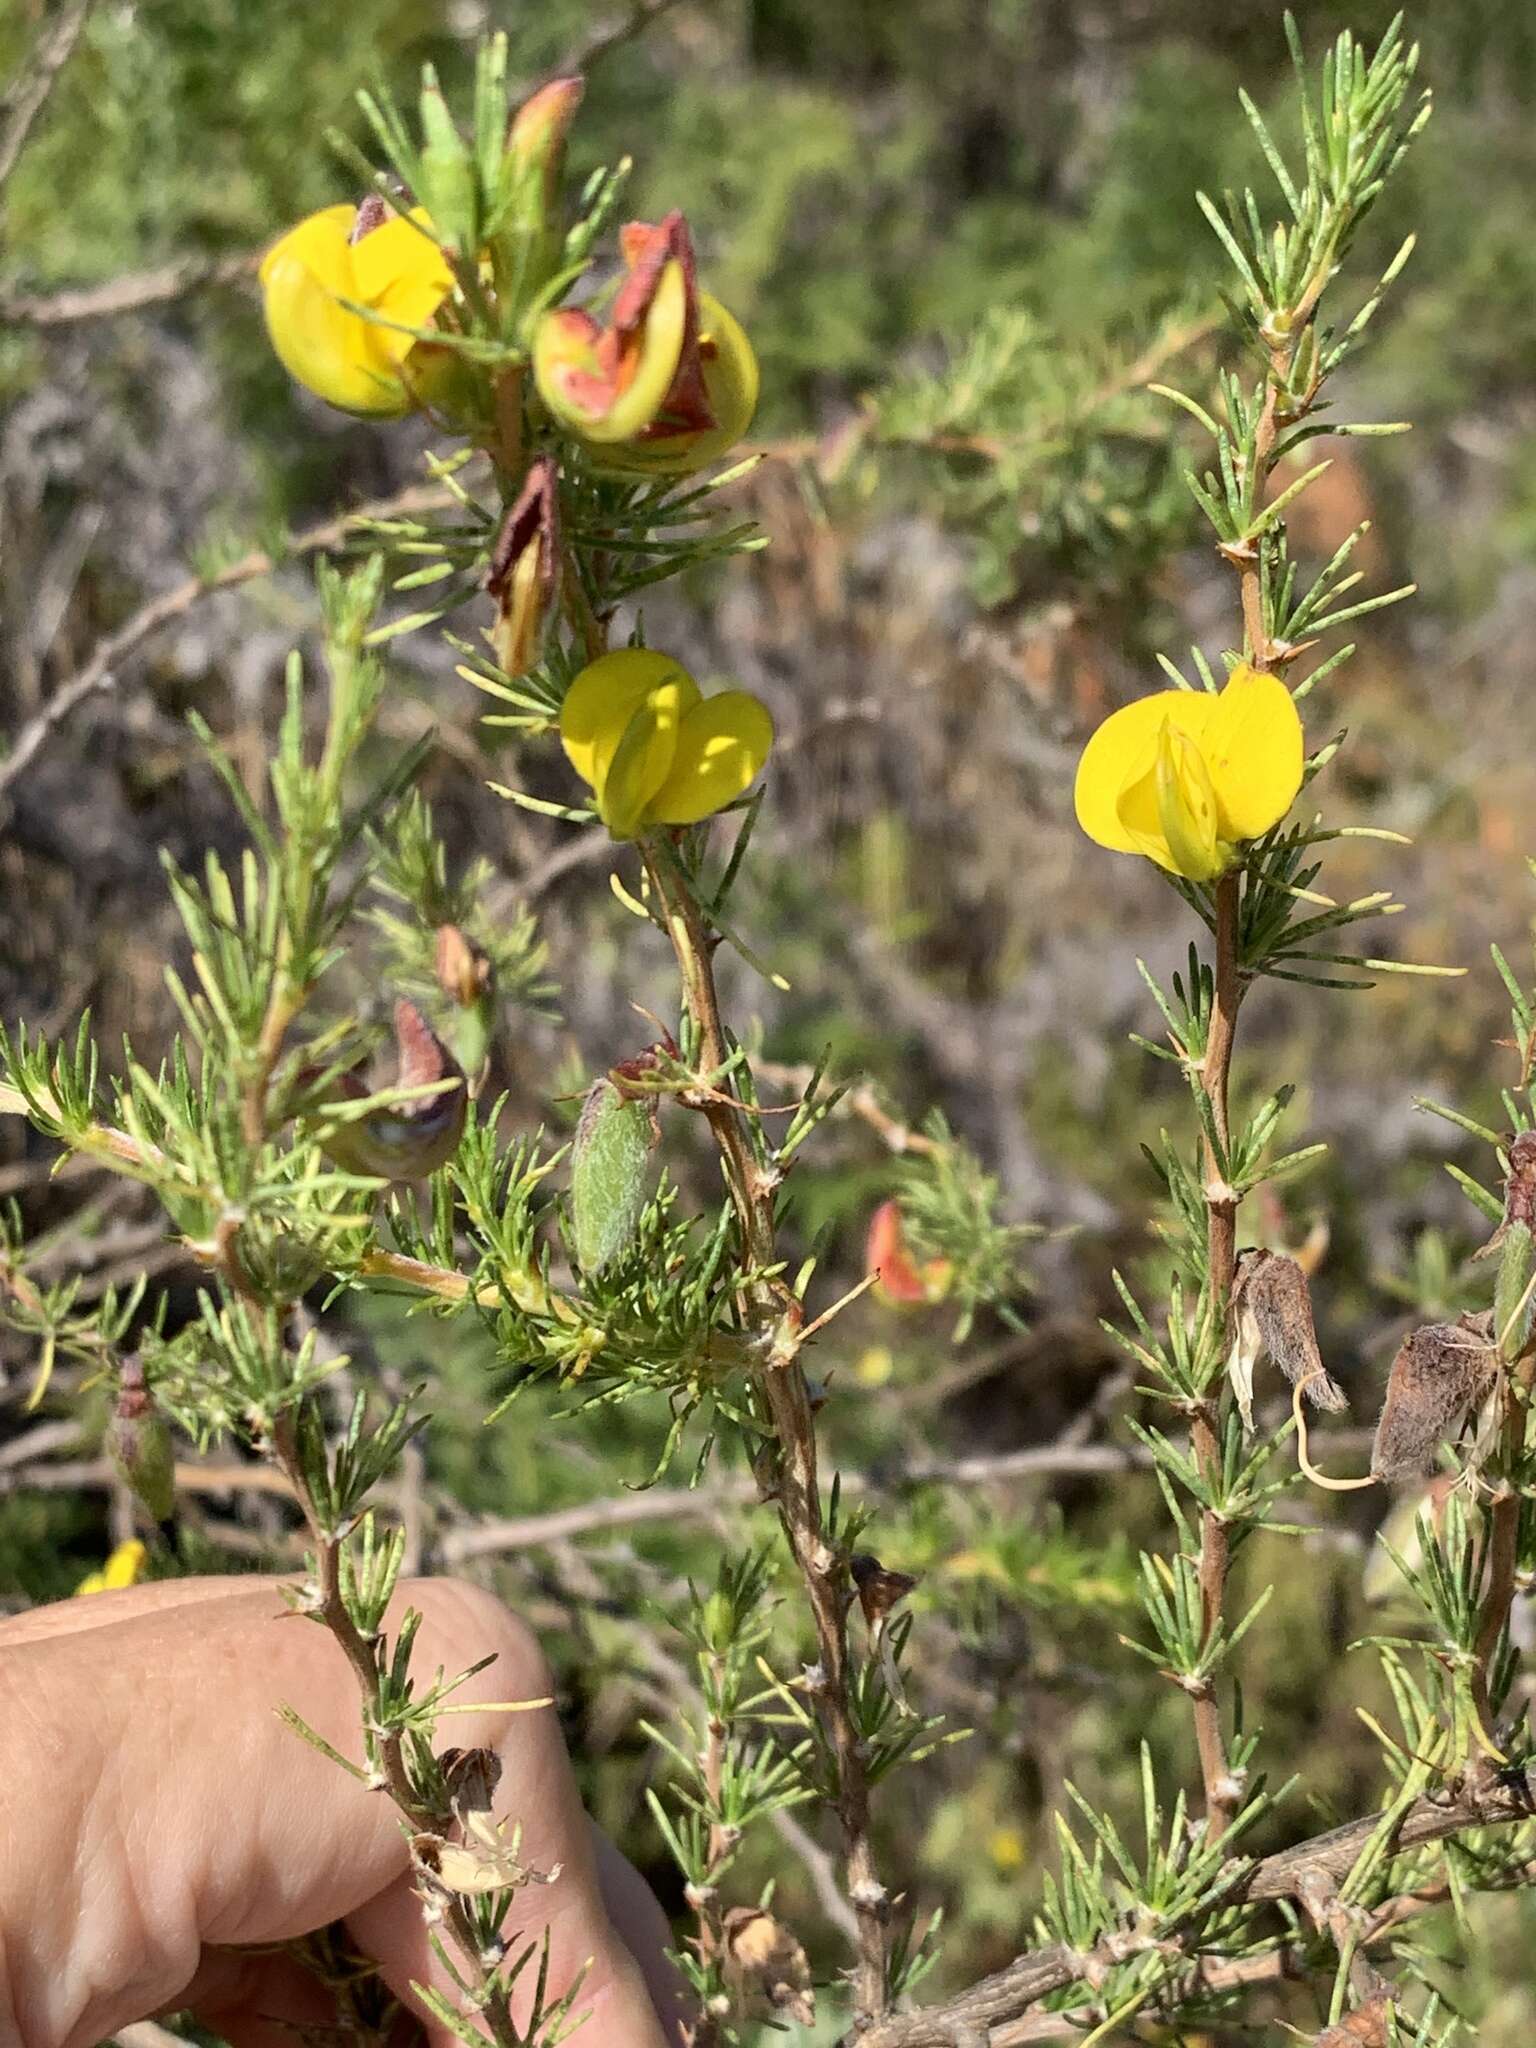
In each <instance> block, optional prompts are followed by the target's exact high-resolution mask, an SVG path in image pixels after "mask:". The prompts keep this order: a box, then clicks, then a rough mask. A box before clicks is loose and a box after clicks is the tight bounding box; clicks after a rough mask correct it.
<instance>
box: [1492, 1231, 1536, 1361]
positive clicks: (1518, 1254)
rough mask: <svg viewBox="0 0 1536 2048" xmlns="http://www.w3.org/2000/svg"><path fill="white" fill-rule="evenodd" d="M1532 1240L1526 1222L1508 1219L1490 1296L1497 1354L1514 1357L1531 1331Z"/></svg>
mask: <svg viewBox="0 0 1536 2048" xmlns="http://www.w3.org/2000/svg"><path fill="white" fill-rule="evenodd" d="M1533 1280H1536V1244H1533V1242H1532V1239H1531V1231H1530V1225H1529V1224H1526V1223H1511V1224H1510V1226H1509V1229H1508V1231H1507V1233H1506V1235H1505V1238H1504V1249H1503V1252H1502V1253H1501V1255H1500V1258H1499V1284H1498V1286H1497V1287H1496V1288H1495V1289H1494V1296H1493V1332H1494V1336H1495V1338H1496V1339H1497V1340H1498V1346H1499V1356H1500V1357H1501V1358H1503V1359H1505V1360H1512V1359H1515V1358H1518V1357H1519V1356H1520V1353H1521V1352H1522V1351H1523V1350H1524V1349H1525V1345H1526V1339H1527V1338H1528V1337H1529V1336H1530V1334H1531V1320H1532V1312H1533V1309H1536V1285H1533V1284H1532V1283H1533Z"/></svg>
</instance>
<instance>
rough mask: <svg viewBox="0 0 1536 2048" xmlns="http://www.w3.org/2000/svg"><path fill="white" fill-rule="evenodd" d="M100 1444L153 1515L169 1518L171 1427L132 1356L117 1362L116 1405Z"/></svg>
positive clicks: (173, 1467) (172, 1470)
mask: <svg viewBox="0 0 1536 2048" xmlns="http://www.w3.org/2000/svg"><path fill="white" fill-rule="evenodd" d="M102 1448H103V1449H104V1450H105V1452H106V1454H107V1459H108V1462H109V1463H110V1464H111V1466H112V1469H113V1470H114V1471H115V1472H116V1474H117V1476H118V1478H119V1479H121V1480H122V1482H123V1484H124V1485H125V1486H126V1487H127V1488H128V1490H129V1491H130V1492H131V1493H132V1494H133V1496H134V1498H135V1499H136V1500H137V1501H138V1502H139V1504H140V1506H141V1507H142V1508H143V1509H144V1511H145V1513H146V1514H147V1515H149V1516H150V1517H151V1518H152V1519H153V1520H154V1521H157V1522H165V1521H169V1520H170V1517H171V1514H172V1511H173V1510H174V1508H175V1505H176V1458H175V1453H174V1451H173V1450H172V1448H171V1432H170V1430H169V1429H167V1427H166V1424H165V1418H164V1416H162V1415H161V1413H160V1411H159V1410H158V1409H157V1408H156V1406H155V1402H154V1396H153V1395H152V1394H151V1393H150V1391H149V1387H148V1385H147V1384H146V1382H145V1379H144V1368H143V1366H141V1365H140V1364H139V1362H138V1360H137V1359H132V1358H130V1359H128V1360H127V1361H125V1363H124V1365H123V1371H122V1380H121V1384H120V1388H119V1392H118V1397H117V1406H116V1407H115V1408H114V1409H113V1411H112V1419H111V1421H110V1422H109V1423H108V1424H107V1433H106V1438H105V1441H104V1443H103V1446H102Z"/></svg>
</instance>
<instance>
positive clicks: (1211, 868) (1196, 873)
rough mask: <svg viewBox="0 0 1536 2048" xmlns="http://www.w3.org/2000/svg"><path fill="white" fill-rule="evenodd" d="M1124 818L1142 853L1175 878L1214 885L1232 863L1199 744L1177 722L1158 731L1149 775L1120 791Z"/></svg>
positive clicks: (1121, 819)
mask: <svg viewBox="0 0 1536 2048" xmlns="http://www.w3.org/2000/svg"><path fill="white" fill-rule="evenodd" d="M1118 816H1119V822H1120V824H1121V826H1122V828H1123V829H1124V831H1125V833H1126V835H1127V836H1128V837H1129V838H1130V839H1131V840H1132V841H1133V842H1134V845H1135V850H1136V852H1138V853H1141V854H1145V856H1146V857H1147V859H1148V860H1152V861H1156V863H1157V865H1158V866H1159V867H1161V868H1167V869H1168V871H1169V872H1170V873H1171V874H1175V875H1183V876H1184V877H1185V878H1186V880H1188V881H1191V882H1209V881H1211V880H1213V879H1214V877H1215V876H1217V875H1219V874H1220V873H1221V872H1222V870H1223V869H1224V868H1225V867H1226V866H1227V864H1228V862H1227V855H1226V853H1225V852H1224V851H1223V850H1222V848H1221V846H1220V845H1219V843H1218V830H1217V822H1218V821H1217V810H1216V792H1215V790H1214V789H1213V788H1212V786H1211V778H1210V773H1209V771H1208V770H1207V768H1206V765H1205V762H1204V760H1203V759H1202V758H1201V754H1200V749H1199V746H1198V744H1197V742H1196V741H1195V740H1193V739H1191V738H1190V737H1189V735H1188V734H1187V733H1182V732H1180V731H1179V730H1178V729H1177V727H1176V726H1175V725H1174V723H1173V720H1172V718H1171V717H1165V718H1164V720H1163V723H1162V725H1161V726H1160V727H1159V728H1158V734H1157V743H1156V750H1155V752H1154V754H1153V757H1152V760H1151V763H1150V764H1149V766H1148V767H1147V769H1146V771H1145V772H1144V773H1143V774H1141V775H1139V776H1137V777H1136V779H1135V780H1134V781H1133V782H1129V783H1127V785H1126V786H1125V788H1124V789H1123V790H1122V791H1121V792H1120V801H1119V805H1118Z"/></svg>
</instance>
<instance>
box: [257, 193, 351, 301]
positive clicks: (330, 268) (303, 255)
mask: <svg viewBox="0 0 1536 2048" xmlns="http://www.w3.org/2000/svg"><path fill="white" fill-rule="evenodd" d="M356 219H357V208H356V207H355V206H322V207H321V209H320V211H319V212H318V213H311V214H307V215H306V216H305V218H304V219H303V220H301V221H300V222H299V223H298V224H297V226H295V227H291V228H290V229H289V230H288V232H287V234H286V235H283V236H281V237H279V239H278V240H277V241H275V242H274V243H273V244H272V246H271V248H270V249H269V250H268V251H267V253H266V255H265V256H263V257H262V259H261V269H260V270H259V271H258V273H257V275H258V276H259V278H260V279H261V282H262V283H263V284H264V285H265V284H266V283H268V281H269V280H270V278H271V275H272V273H273V271H274V270H275V268H276V267H277V266H278V265H279V264H281V263H288V262H297V263H302V264H303V266H304V268H305V269H306V270H309V271H313V273H314V275H315V276H316V277H317V278H318V279H319V280H320V282H321V283H322V284H328V285H330V286H331V288H332V289H333V290H334V291H340V292H346V293H347V294H348V296H349V297H350V296H352V295H353V289H352V288H353V286H354V284H355V283H356V279H355V277H354V276H353V271H352V243H351V241H350V239H349V238H350V236H351V233H352V223H353V222H354V221H355V220H356Z"/></svg>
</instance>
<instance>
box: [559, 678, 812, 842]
mask: <svg viewBox="0 0 1536 2048" xmlns="http://www.w3.org/2000/svg"><path fill="white" fill-rule="evenodd" d="M560 737H561V740H562V741H563V742H564V745H565V751H566V753H567V755H568V756H569V758H570V762H571V766H572V767H573V768H574V769H575V770H576V773H577V774H578V775H579V776H580V777H581V779H582V781H583V782H585V783H586V784H587V785H588V787H589V788H590V789H591V791H592V793H593V795H594V796H595V797H596V799H597V813H598V816H599V817H600V818H601V819H602V821H603V823H604V824H605V825H606V826H607V827H608V830H609V831H610V832H611V833H612V834H613V836H614V838H615V839H633V838H635V836H636V835H637V834H638V833H640V832H643V831H645V830H646V828H647V827H648V826H651V825H694V824H697V823H698V821H699V820H700V819H701V818H707V817H709V816H710V814H711V813H712V812H714V811H718V810H720V809H721V808H722V806H723V805H725V804H728V803H730V802H731V800H732V799H733V798H734V797H738V796H740V795H741V793H742V791H743V790H744V789H745V788H746V787H747V786H748V784H749V783H750V782H751V781H752V780H753V778H754V776H756V774H757V772H758V770H759V769H760V768H761V767H762V765H763V763H764V761H766V760H767V758H768V749H769V748H770V747H771V746H772V745H773V721H772V719H771V718H770V717H769V716H768V712H767V710H766V709H765V707H764V706H763V705H762V704H760V703H759V702H758V700H757V698H756V697H753V696H750V695H749V694H748V693H747V692H746V691H745V690H722V691H721V692H720V694H719V695H718V696H715V697H705V696H704V695H703V694H702V693H701V691H700V689H699V686H698V684H697V683H696V682H695V681H694V680H693V677H692V676H691V675H689V674H688V672H687V670H686V669H683V668H680V667H679V666H678V664H677V663H676V662H675V661H674V660H673V659H672V657H671V656H670V655H667V654H658V653H656V652H655V651H654V650H653V649H651V648H648V647H626V648H623V649H621V650H619V651H618V652H616V653H613V654H604V655H601V656H600V657H599V658H598V659H597V660H596V661H594V662H590V663H589V664H588V665H587V667H586V668H584V669H583V670H582V671H581V674H580V675H579V676H577V678H576V680H575V681H574V682H573V683H572V684H571V687H570V689H569V690H568V691H567V693H566V698H565V703H564V705H563V706H562V708H561V712H560Z"/></svg>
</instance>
